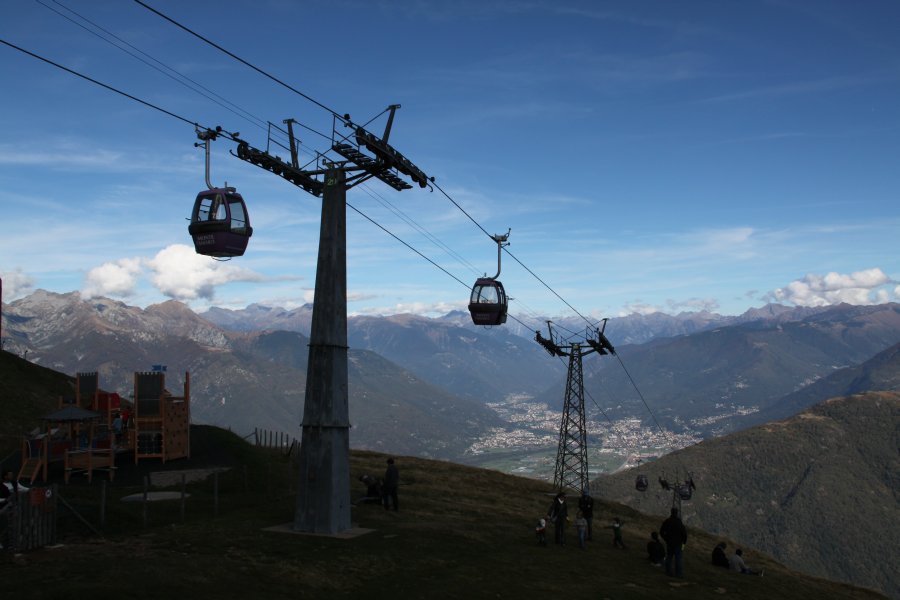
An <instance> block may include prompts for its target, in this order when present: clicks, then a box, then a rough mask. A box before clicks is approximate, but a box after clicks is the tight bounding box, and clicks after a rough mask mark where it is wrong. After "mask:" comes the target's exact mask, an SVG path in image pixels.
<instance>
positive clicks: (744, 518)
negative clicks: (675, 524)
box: [600, 392, 900, 598]
mask: <svg viewBox="0 0 900 600" xmlns="http://www.w3.org/2000/svg"><path fill="white" fill-rule="evenodd" d="M898 440H900V394H898V393H895V392H870V393H866V394H859V395H854V396H849V397H844V398H836V399H833V400H830V401H827V402H824V403H822V404H819V405H816V406H815V407H813V408H811V409H809V410H807V411H805V412H803V413H801V414H799V415H797V416H796V417H792V418H790V419H786V420H784V421H777V422H773V423H769V424H766V425H761V426H758V427H754V428H752V429H748V430H745V431H741V432H738V433H735V434H731V435H728V436H725V437H722V438H717V439H713V440H707V441H705V442H703V443H701V444H698V445H696V446H693V447H691V448H686V449H685V450H683V451H680V452H677V453H674V454H671V455H669V456H666V457H663V458H662V459H660V460H658V461H656V462H653V463H650V464H648V465H647V466H646V467H645V468H644V469H642V471H643V472H645V473H646V474H647V475H648V476H649V477H650V480H651V482H653V484H652V486H653V487H651V488H650V490H648V491H647V492H645V493H643V494H641V493H639V492H637V491H635V489H634V483H633V482H634V478H635V475H636V473H637V471H629V472H623V473H620V474H617V475H613V476H610V477H608V478H604V479H603V480H602V481H601V482H600V489H601V490H602V493H603V496H604V497H605V498H607V499H610V500H614V501H621V502H624V503H626V504H628V505H630V506H633V507H635V508H636V509H638V510H641V511H645V512H650V513H657V514H664V513H665V512H666V511H667V510H668V507H669V506H670V505H671V495H670V494H669V493H664V492H662V491H661V489H660V487H659V486H658V485H657V484H656V483H655V482H656V479H657V477H658V476H659V475H663V474H668V475H670V476H672V477H674V474H675V472H676V471H679V472H680V473H683V471H684V469H689V470H691V471H693V473H694V479H695V481H696V483H697V491H696V492H695V494H694V499H693V500H692V501H691V502H690V503H686V504H685V506H684V513H685V515H686V519H687V522H688V523H689V524H691V525H694V526H696V527H701V528H703V529H705V530H707V531H710V532H716V533H719V534H721V535H723V536H727V537H731V538H734V539H736V540H740V541H741V542H742V543H744V544H747V545H750V546H753V547H755V548H758V549H760V550H763V551H765V552H768V553H771V554H772V555H773V556H775V557H776V558H777V559H779V560H782V561H784V562H785V563H786V564H788V565H790V566H792V567H793V568H796V569H798V570H803V571H805V572H807V573H811V574H816V575H821V576H827V577H830V578H835V579H840V580H843V581H848V582H852V583H855V584H857V585H865V586H868V587H872V588H877V589H881V590H883V591H885V592H886V593H888V594H889V595H891V596H892V597H895V598H898V597H900V580H898V578H897V575H896V573H897V569H896V565H895V564H893V562H892V561H890V560H885V558H886V557H895V556H900V476H898V474H900V453H898Z"/></svg>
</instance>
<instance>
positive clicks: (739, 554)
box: [728, 548, 765, 576]
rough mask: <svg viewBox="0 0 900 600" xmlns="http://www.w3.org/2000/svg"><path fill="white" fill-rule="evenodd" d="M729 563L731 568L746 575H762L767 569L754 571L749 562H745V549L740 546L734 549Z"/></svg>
mask: <svg viewBox="0 0 900 600" xmlns="http://www.w3.org/2000/svg"><path fill="white" fill-rule="evenodd" d="M728 564H729V565H730V566H731V570H732V571H734V572H735V573H743V574H744V575H759V576H762V575H763V573H764V572H765V570H763V571H754V570H753V569H751V568H750V567H748V566H747V563H745V562H744V551H743V550H741V549H740V548H738V549H737V550H735V551H734V554H732V555H731V558H730V559H729V560H728Z"/></svg>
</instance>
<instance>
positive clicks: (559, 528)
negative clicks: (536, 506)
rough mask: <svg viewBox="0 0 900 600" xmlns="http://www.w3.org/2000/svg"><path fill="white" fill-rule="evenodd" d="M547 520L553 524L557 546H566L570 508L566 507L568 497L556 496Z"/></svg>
mask: <svg viewBox="0 0 900 600" xmlns="http://www.w3.org/2000/svg"><path fill="white" fill-rule="evenodd" d="M547 520H548V521H551V522H552V523H553V535H554V540H555V541H556V543H557V544H560V545H562V546H565V545H566V521H568V520H569V508H568V507H567V506H566V495H565V494H564V493H563V492H560V493H558V494H556V497H555V498H554V499H553V504H551V505H550V508H549V509H548V510H547Z"/></svg>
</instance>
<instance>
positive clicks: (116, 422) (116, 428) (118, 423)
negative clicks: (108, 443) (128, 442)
mask: <svg viewBox="0 0 900 600" xmlns="http://www.w3.org/2000/svg"><path fill="white" fill-rule="evenodd" d="M123 427H124V421H123V420H122V415H121V413H120V414H118V415H116V418H115V419H113V422H112V430H113V433H114V434H115V436H116V444H121V443H122V428H123Z"/></svg>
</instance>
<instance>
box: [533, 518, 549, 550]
mask: <svg viewBox="0 0 900 600" xmlns="http://www.w3.org/2000/svg"><path fill="white" fill-rule="evenodd" d="M534 533H535V534H536V535H537V541H538V546H546V545H547V519H538V522H537V527H535V528H534Z"/></svg>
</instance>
